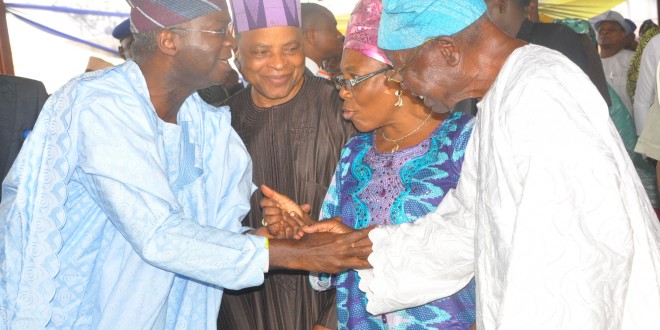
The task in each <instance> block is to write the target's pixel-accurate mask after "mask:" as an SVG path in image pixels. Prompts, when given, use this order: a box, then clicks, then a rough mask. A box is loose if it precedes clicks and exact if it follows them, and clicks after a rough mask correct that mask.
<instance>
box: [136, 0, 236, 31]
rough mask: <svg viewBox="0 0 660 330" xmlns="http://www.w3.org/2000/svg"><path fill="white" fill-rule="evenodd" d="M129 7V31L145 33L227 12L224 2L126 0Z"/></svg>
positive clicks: (220, 0) (223, 0)
mask: <svg viewBox="0 0 660 330" xmlns="http://www.w3.org/2000/svg"><path fill="white" fill-rule="evenodd" d="M126 1H127V2H128V4H129V5H130V6H131V30H132V31H133V32H134V33H141V32H147V31H151V30H155V29H158V28H165V27H169V26H173V25H177V24H181V23H185V22H188V21H190V20H193V19H195V18H197V17H202V16H206V15H208V14H213V13H215V12H218V11H224V10H227V2H226V1H225V0H185V1H180V0H126Z"/></svg>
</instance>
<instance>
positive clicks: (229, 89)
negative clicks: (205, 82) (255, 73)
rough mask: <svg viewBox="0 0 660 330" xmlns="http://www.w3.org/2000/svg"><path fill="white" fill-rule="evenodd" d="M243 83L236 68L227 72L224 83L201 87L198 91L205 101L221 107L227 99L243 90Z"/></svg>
mask: <svg viewBox="0 0 660 330" xmlns="http://www.w3.org/2000/svg"><path fill="white" fill-rule="evenodd" d="M243 88H244V87H243V83H242V82H241V81H240V79H239V77H238V72H236V70H231V71H229V73H227V79H225V83H224V84H222V85H215V86H211V87H207V88H204V89H200V90H198V91H197V93H198V94H199V96H200V97H201V98H202V100H204V102H206V103H208V104H210V105H212V106H216V107H219V106H221V105H222V103H224V102H225V101H227V99H228V98H229V97H230V96H232V95H234V94H236V93H238V92H240V91H241V90H243Z"/></svg>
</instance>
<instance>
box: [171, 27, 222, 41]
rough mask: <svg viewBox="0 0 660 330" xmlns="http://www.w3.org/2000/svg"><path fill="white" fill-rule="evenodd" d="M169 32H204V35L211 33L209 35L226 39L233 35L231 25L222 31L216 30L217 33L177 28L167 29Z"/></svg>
mask: <svg viewBox="0 0 660 330" xmlns="http://www.w3.org/2000/svg"><path fill="white" fill-rule="evenodd" d="M169 30H170V31H188V32H204V33H211V34H215V35H219V36H223V38H227V37H229V36H231V35H232V34H233V31H232V29H231V24H230V25H228V26H227V27H225V28H222V29H220V30H217V31H213V30H195V29H184V28H177V27H173V28H169Z"/></svg>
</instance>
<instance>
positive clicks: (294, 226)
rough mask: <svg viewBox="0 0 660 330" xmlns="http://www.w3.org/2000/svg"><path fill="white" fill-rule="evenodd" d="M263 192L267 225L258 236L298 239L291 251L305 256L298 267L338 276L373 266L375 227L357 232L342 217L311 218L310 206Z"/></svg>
mask: <svg viewBox="0 0 660 330" xmlns="http://www.w3.org/2000/svg"><path fill="white" fill-rule="evenodd" d="M261 192H262V193H263V194H264V196H265V197H264V198H263V199H262V200H261V202H260V205H261V207H262V210H263V215H264V222H265V223H266V226H265V227H262V228H260V229H259V231H258V233H259V234H260V235H263V236H267V237H270V238H277V239H295V240H294V241H291V242H290V244H291V248H296V249H299V250H300V251H301V252H303V253H302V254H301V255H300V257H299V260H298V262H297V263H296V266H294V268H296V269H305V270H310V271H324V272H331V273H336V272H338V271H341V270H344V269H348V268H354V269H359V268H369V267H370V265H369V263H368V261H367V257H368V256H369V254H370V253H371V241H370V240H369V237H368V234H369V232H370V231H371V229H373V227H370V228H365V229H362V230H359V231H356V230H355V229H353V228H350V227H348V226H346V225H345V224H344V223H342V221H341V218H340V217H335V218H331V219H326V220H324V221H316V220H313V219H312V218H311V217H310V214H309V213H310V211H311V206H310V205H307V204H305V205H302V206H299V205H298V204H297V203H296V202H294V201H293V200H292V199H291V198H289V197H288V196H285V195H282V194H280V193H278V192H277V191H275V190H272V189H270V188H269V187H267V186H265V185H262V186H261ZM271 242H272V241H271ZM282 243H284V242H282ZM295 254H296V255H298V253H295Z"/></svg>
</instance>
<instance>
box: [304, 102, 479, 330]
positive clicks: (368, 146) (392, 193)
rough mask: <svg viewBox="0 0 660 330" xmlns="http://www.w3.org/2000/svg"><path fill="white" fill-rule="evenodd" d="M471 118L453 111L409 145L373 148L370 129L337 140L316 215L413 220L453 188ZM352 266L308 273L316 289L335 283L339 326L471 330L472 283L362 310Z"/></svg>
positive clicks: (356, 222) (363, 223)
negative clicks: (335, 160)
mask: <svg viewBox="0 0 660 330" xmlns="http://www.w3.org/2000/svg"><path fill="white" fill-rule="evenodd" d="M472 127H473V118H472V117H470V116H469V115H466V114H464V113H460V112H456V113H453V114H452V115H451V116H449V117H448V118H447V119H446V120H445V121H444V122H443V123H442V124H441V125H440V126H438V128H437V129H436V130H435V131H434V133H433V134H432V135H431V136H429V137H428V138H427V139H425V140H424V141H422V142H421V143H419V144H418V145H416V146H413V147H409V148H405V149H401V150H399V151H397V152H394V153H380V152H378V151H377V150H376V148H375V146H374V139H373V133H364V134H360V135H358V136H356V137H354V138H353V139H351V140H350V141H349V142H348V143H347V144H346V146H344V148H343V150H342V154H341V159H340V161H339V164H338V166H337V170H336V171H335V175H334V178H333V181H332V184H331V185H330V189H329V190H328V193H327V195H326V198H325V201H324V203H323V208H322V211H321V212H322V213H321V218H322V219H327V218H331V217H335V216H341V217H342V221H343V222H344V223H345V224H346V225H348V226H350V227H353V228H356V229H360V228H365V227H368V226H370V225H373V224H377V225H389V224H401V223H405V222H413V221H415V220H416V219H417V218H419V217H421V216H423V215H425V214H427V213H430V212H432V211H433V210H434V209H435V208H436V207H437V205H438V204H439V203H440V201H441V200H442V198H443V197H444V195H445V194H446V193H447V191H448V190H449V189H451V188H454V187H456V183H457V182H458V177H459V174H460V171H461V165H462V163H463V155H464V152H465V147H466V145H467V141H468V139H469V137H470V133H471V132H472ZM359 281H360V279H359V277H358V274H357V272H355V271H353V270H351V271H347V272H344V273H340V274H338V275H336V276H327V275H320V276H318V277H317V276H311V277H310V282H311V283H312V286H314V288H315V289H317V290H325V289H329V288H331V287H336V288H337V309H338V310H337V313H338V318H339V328H340V329H355V330H357V329H470V327H471V326H472V324H473V323H474V320H475V291H474V290H475V284H474V279H473V280H472V281H470V283H469V284H468V285H467V286H466V287H465V288H463V289H462V290H460V291H459V292H457V293H455V294H454V295H452V296H450V297H446V298H443V299H439V300H436V301H433V302H431V303H428V304H426V305H423V306H419V307H415V308H410V309H406V310H401V311H397V312H393V313H389V314H385V315H377V316H374V315H371V314H369V313H368V312H367V310H366V301H367V297H366V296H365V294H364V293H363V292H362V291H360V290H359V288H358V285H359Z"/></svg>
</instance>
